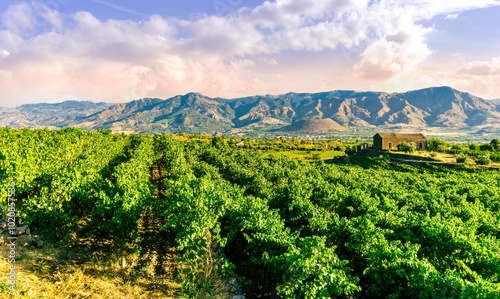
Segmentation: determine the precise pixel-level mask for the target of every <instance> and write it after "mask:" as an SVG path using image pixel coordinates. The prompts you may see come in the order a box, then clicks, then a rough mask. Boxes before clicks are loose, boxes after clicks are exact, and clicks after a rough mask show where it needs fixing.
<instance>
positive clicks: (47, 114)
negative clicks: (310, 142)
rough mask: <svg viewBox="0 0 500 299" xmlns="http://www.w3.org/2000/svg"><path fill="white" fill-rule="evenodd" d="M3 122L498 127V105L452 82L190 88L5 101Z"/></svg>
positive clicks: (141, 128)
mask: <svg viewBox="0 0 500 299" xmlns="http://www.w3.org/2000/svg"><path fill="white" fill-rule="evenodd" d="M305 120H308V121H305ZM312 120H314V121H312ZM317 120H321V121H317ZM0 125H2V126H7V125H9V126H11V127H14V128H19V127H23V126H26V127H43V126H48V127H51V128H57V127H59V128H60V127H65V126H75V127H81V128H84V129H88V130H96V129H98V128H107V129H112V130H113V131H117V132H149V133H181V132H186V133H205V134H214V133H227V132H231V131H234V130H241V129H247V130H250V131H251V130H257V129H259V130H261V129H262V128H264V129H269V130H271V129H272V130H274V131H291V132H311V133H314V132H329V131H342V130H345V128H346V127H352V126H380V125H385V126H398V127H405V126H406V127H410V128H425V127H429V126H432V127H449V128H468V127H478V128H479V129H485V128H500V105H497V104H495V103H494V102H492V101H487V100H484V99H481V98H479V97H476V96H473V95H471V94H469V93H465V92H460V91H458V90H455V89H452V88H450V87H433V88H426V89H421V90H415V91H409V92H405V93H384V92H359V91H352V90H336V91H331V92H321V93H287V94H283V95H262V96H251V97H244V98H237V99H223V98H210V97H206V96H204V95H201V94H199V93H188V94H186V95H183V96H175V97H173V98H170V99H167V100H162V99H151V98H147V99H141V100H136V101H132V102H129V103H122V104H114V105H111V104H106V103H92V102H64V103H60V104H36V105H23V106H19V107H16V108H9V109H7V108H2V109H1V110H0Z"/></svg>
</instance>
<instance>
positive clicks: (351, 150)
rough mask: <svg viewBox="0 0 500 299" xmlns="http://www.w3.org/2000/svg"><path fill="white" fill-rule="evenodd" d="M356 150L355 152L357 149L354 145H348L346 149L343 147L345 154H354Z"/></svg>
mask: <svg viewBox="0 0 500 299" xmlns="http://www.w3.org/2000/svg"><path fill="white" fill-rule="evenodd" d="M356 152H357V149H356V147H355V146H353V147H348V148H346V149H345V153H346V155H348V156H350V155H354V154H356Z"/></svg>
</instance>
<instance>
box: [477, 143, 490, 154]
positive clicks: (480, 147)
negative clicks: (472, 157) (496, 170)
mask: <svg viewBox="0 0 500 299" xmlns="http://www.w3.org/2000/svg"><path fill="white" fill-rule="evenodd" d="M479 149H480V150H482V151H488V152H492V151H493V146H492V145H491V144H489V143H485V144H481V145H480V146H479Z"/></svg>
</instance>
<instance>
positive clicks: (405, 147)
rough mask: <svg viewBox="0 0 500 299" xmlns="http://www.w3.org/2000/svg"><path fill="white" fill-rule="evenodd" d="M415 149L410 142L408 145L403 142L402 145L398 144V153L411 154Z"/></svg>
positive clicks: (413, 144)
mask: <svg viewBox="0 0 500 299" xmlns="http://www.w3.org/2000/svg"><path fill="white" fill-rule="evenodd" d="M416 148H417V146H416V145H415V143H413V142H410V143H408V142H403V143H400V144H398V151H402V152H405V153H413V152H414V151H415V149H416Z"/></svg>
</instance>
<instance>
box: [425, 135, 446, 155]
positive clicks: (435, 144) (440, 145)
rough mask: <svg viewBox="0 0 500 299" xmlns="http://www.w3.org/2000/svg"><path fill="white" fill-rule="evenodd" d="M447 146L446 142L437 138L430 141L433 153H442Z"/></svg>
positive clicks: (430, 148)
mask: <svg viewBox="0 0 500 299" xmlns="http://www.w3.org/2000/svg"><path fill="white" fill-rule="evenodd" d="M447 146H448V145H447V143H446V142H445V141H444V140H441V139H437V138H436V137H432V138H431V139H429V150H430V151H432V152H442V151H443V150H444V149H446V147H447Z"/></svg>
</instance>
